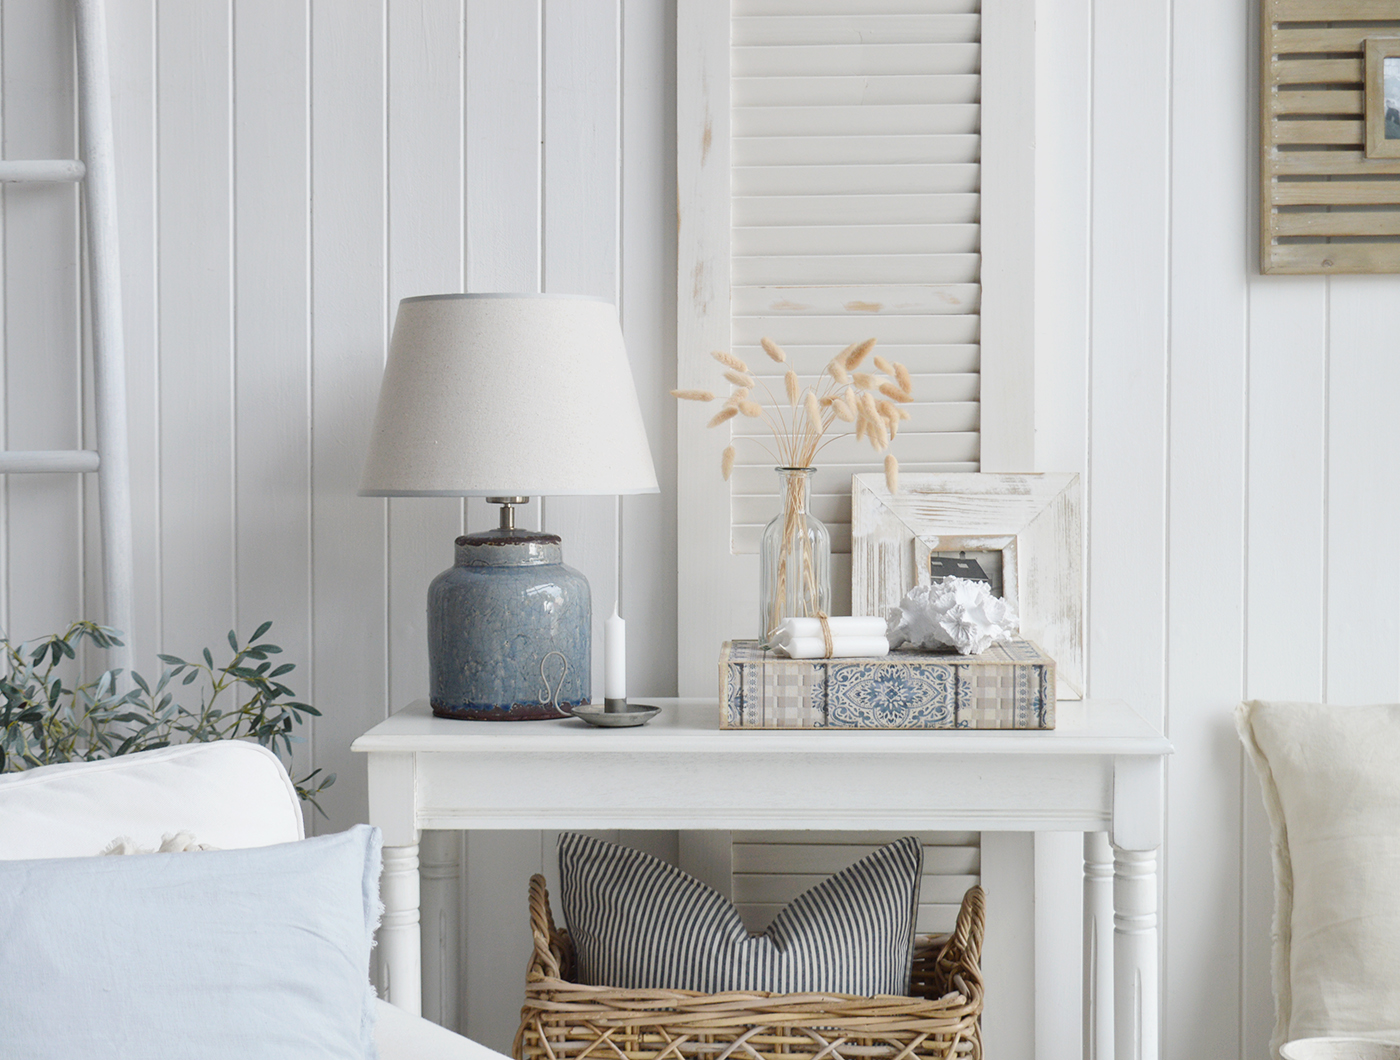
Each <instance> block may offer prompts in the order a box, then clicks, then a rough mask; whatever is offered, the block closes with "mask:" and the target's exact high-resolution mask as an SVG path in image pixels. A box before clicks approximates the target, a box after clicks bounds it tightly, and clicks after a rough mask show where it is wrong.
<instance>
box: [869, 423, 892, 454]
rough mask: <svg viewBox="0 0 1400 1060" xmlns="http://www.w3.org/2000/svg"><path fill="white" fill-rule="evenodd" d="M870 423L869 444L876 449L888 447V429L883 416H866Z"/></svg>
mask: <svg viewBox="0 0 1400 1060" xmlns="http://www.w3.org/2000/svg"><path fill="white" fill-rule="evenodd" d="M866 419H867V420H868V421H869V423H870V444H871V445H873V446H874V447H875V448H876V449H888V448H889V445H890V429H889V427H888V426H887V425H886V424H885V417H883V416H867V417H866Z"/></svg>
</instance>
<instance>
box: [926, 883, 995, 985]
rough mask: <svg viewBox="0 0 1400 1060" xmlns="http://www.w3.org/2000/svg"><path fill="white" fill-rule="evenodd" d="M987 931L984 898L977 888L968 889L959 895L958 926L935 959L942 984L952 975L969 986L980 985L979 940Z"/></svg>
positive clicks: (950, 979)
mask: <svg viewBox="0 0 1400 1060" xmlns="http://www.w3.org/2000/svg"><path fill="white" fill-rule="evenodd" d="M986 927H987V895H986V893H985V892H984V891H983V890H982V888H981V887H969V888H968V889H967V893H966V894H964V895H963V900H962V908H961V909H959V910H958V922H957V924H956V925H955V926H954V927H953V934H952V935H951V936H950V937H949V939H948V945H946V946H945V947H943V952H942V953H941V954H939V957H938V972H939V975H940V977H941V978H942V979H943V981H944V982H949V983H951V982H952V977H953V976H954V975H955V974H956V975H959V976H961V977H962V978H963V980H964V981H965V982H968V983H969V984H970V983H972V982H975V983H976V984H977V987H978V988H979V990H980V987H981V985H982V970H981V969H982V936H983V934H984V932H985V931H986Z"/></svg>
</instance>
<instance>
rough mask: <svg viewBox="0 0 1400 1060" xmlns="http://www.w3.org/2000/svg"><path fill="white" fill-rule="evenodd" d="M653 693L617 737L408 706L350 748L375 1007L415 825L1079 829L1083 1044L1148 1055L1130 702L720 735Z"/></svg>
mask: <svg viewBox="0 0 1400 1060" xmlns="http://www.w3.org/2000/svg"><path fill="white" fill-rule="evenodd" d="M655 702H659V703H662V704H663V705H664V706H665V710H664V711H663V712H662V714H661V716H660V717H658V718H657V719H656V720H655V721H653V722H652V723H651V724H650V725H648V726H647V727H645V728H642V729H621V730H618V729H594V728H590V727H588V726H586V725H585V724H584V723H583V722H581V721H576V720H573V719H568V720H560V721H558V722H552V721H546V722H517V723H514V724H506V723H499V722H462V721H452V720H447V719H442V718H434V717H433V716H432V713H431V712H430V710H429V709H428V705H427V704H426V703H425V702H422V701H419V702H417V703H414V704H412V705H411V706H409V707H407V708H406V709H404V710H402V711H399V712H398V713H397V714H395V715H393V716H392V717H390V718H389V719H388V720H386V721H384V722H381V723H380V724H379V725H376V726H375V727H374V728H373V729H371V730H370V731H369V732H367V733H365V734H364V735H363V736H361V737H360V738H359V739H358V740H356V741H355V743H354V746H353V749H354V750H355V751H359V752H363V753H365V754H367V755H368V756H369V816H370V822H371V823H372V824H376V825H378V826H379V827H380V828H381V829H383V832H384V844H385V846H384V882H383V891H384V907H385V909H384V921H383V926H382V927H381V928H380V932H379V948H380V954H381V961H382V963H383V967H384V968H385V969H386V971H387V986H388V991H389V1000H390V1001H392V1002H393V1003H394V1004H396V1005H398V1006H400V1007H401V1008H404V1009H407V1010H408V1011H410V1012H413V1013H415V1014H416V1013H418V1012H419V1011H420V1008H421V1003H422V1002H421V997H422V976H421V967H420V960H421V940H420V936H419V926H418V904H419V884H418V834H419V831H420V830H421V829H425V828H437V829H466V828H540V829H545V828H578V829H584V828H627V829H642V828H656V829H780V828H788V829H800V828H823V829H840V828H849V829H881V830H889V831H901V830H907V831H916V830H920V829H948V830H953V831H960V830H966V831H1014V832H1034V831H1080V832H1084V833H1085V836H1084V914H1085V915H1084V938H1085V951H1084V975H1085V1053H1086V1055H1090V1056H1093V1057H1096V1058H1099V1060H1104V1058H1107V1057H1110V1056H1112V1057H1116V1058H1117V1060H1129V1058H1133V1060H1138V1058H1143V1060H1155V1058H1156V1056H1157V1042H1158V1026H1157V1013H1158V1010H1157V960H1158V958H1157V954H1158V929H1157V919H1158V918H1157V850H1158V847H1159V846H1160V844H1161V834H1162V825H1161V818H1162V773H1163V764H1164V759H1165V756H1166V755H1168V754H1170V753H1171V745H1170V744H1169V743H1168V742H1167V741H1166V739H1165V738H1164V737H1162V736H1161V734H1159V733H1158V732H1157V731H1156V730H1155V729H1153V728H1152V726H1150V725H1149V724H1148V723H1147V722H1146V721H1144V720H1143V719H1142V718H1141V717H1140V716H1139V715H1138V714H1136V713H1135V712H1134V711H1133V710H1132V709H1131V708H1130V707H1128V706H1127V705H1125V704H1123V703H1114V702H1096V701H1092V700H1088V701H1084V702H1082V703H1073V702H1064V703H1061V704H1059V707H1058V711H1059V719H1058V720H1059V727H1058V728H1056V729H1054V730H1052V731H1049V732H1038V731H1035V732H1032V731H1016V732H1012V731H970V730H961V731H957V732H948V731H943V732H931V731H921V732H897V731H859V732H856V731H850V730H836V729H827V730H820V731H812V730H791V729H789V730H731V731H721V730H720V729H719V728H718V727H717V718H718V708H717V706H716V704H715V702H714V701H713V700H656V701H655ZM1110 881H1111V882H1110ZM990 915H992V916H995V915H996V914H995V911H992V912H991V914H990ZM1110 917H1111V919H1112V925H1113V926H1112V930H1111V931H1110V930H1109V920H1110ZM1110 996H1111V997H1112V999H1113V1004H1112V1005H1111V1006H1110V1005H1108V1004H1100V1003H1099V1001H1100V999H1103V1000H1104V1001H1107V999H1108V998H1109V997H1110Z"/></svg>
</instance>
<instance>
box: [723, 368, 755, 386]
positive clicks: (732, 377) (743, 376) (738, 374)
mask: <svg viewBox="0 0 1400 1060" xmlns="http://www.w3.org/2000/svg"><path fill="white" fill-rule="evenodd" d="M724 378H726V379H728V380H729V381H730V382H731V383H733V384H734V385H735V386H741V387H744V388H745V389H749V388H751V387H752V386H753V385H754V379H753V376H751V375H749V373H748V372H743V371H739V370H737V369H731V370H730V371H728V372H725V373H724Z"/></svg>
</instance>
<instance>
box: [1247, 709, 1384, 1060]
mask: <svg viewBox="0 0 1400 1060" xmlns="http://www.w3.org/2000/svg"><path fill="white" fill-rule="evenodd" d="M1236 721H1237V724H1238V727H1239V732H1240V737H1241V739H1242V740H1244V743H1245V746H1246V747H1247V748H1248V750H1249V753H1250V757H1251V758H1252V759H1253V761H1254V765H1255V768H1256V769H1257V770H1258V772H1259V778H1260V782H1261V784H1262V786H1263V790H1264V803H1265V806H1266V807H1267V809H1268V812H1269V820H1270V823H1271V825H1272V828H1273V840H1274V881H1275V886H1274V899H1275V900H1274V999H1275V1003H1276V1006H1277V1018H1276V1021H1275V1026H1274V1037H1273V1042H1272V1045H1273V1050H1274V1053H1275V1054H1277V1052H1278V1048H1279V1046H1280V1045H1282V1044H1283V1043H1284V1042H1286V1041H1291V1040H1293V1039H1295V1038H1310V1037H1322V1036H1326V1035H1356V1036H1360V1037H1367V1038H1386V1039H1394V1038H1400V767H1398V766H1397V763H1400V704H1387V705H1383V706H1367V707H1334V706H1327V705H1325V704H1321V703H1261V702H1250V703H1245V704H1243V705H1242V706H1241V707H1240V708H1239V710H1238V711H1237V713H1236Z"/></svg>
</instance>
